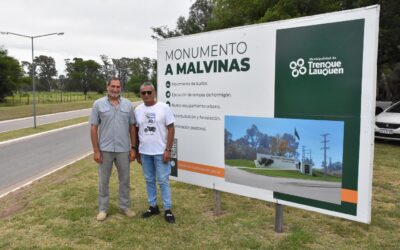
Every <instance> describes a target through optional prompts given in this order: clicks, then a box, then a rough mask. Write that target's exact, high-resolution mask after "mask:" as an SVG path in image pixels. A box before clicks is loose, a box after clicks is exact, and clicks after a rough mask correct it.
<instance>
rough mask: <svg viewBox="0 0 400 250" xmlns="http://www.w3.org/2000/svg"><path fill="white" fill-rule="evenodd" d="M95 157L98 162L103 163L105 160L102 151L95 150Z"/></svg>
mask: <svg viewBox="0 0 400 250" xmlns="http://www.w3.org/2000/svg"><path fill="white" fill-rule="evenodd" d="M93 159H94V161H95V162H97V163H102V162H103V156H102V155H101V152H100V151H97V152H94V154H93Z"/></svg>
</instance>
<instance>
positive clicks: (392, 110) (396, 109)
mask: <svg viewBox="0 0 400 250" xmlns="http://www.w3.org/2000/svg"><path fill="white" fill-rule="evenodd" d="M386 112H389V113H400V102H399V103H397V104H396V105H393V106H392V107H390V108H389V109H388V110H386Z"/></svg>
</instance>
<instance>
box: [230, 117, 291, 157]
mask: <svg viewBox="0 0 400 250" xmlns="http://www.w3.org/2000/svg"><path fill="white" fill-rule="evenodd" d="M298 146H299V143H298V142H297V141H296V139H295V137H294V136H293V135H292V134H288V133H285V134H283V135H275V136H272V135H268V134H264V133H262V132H260V131H259V129H258V127H257V126H256V125H254V124H253V125H252V126H251V127H250V128H248V129H247V130H246V134H245V135H243V136H242V137H240V138H238V139H237V140H232V134H231V133H230V132H229V131H228V130H226V129H225V158H226V159H246V160H254V159H255V158H256V154H257V153H263V154H269V155H279V156H285V157H290V158H296V157H298V153H297V148H298Z"/></svg>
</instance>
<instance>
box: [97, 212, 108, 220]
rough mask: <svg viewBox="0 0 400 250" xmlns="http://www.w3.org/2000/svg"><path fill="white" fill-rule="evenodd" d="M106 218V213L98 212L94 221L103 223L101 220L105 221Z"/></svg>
mask: <svg viewBox="0 0 400 250" xmlns="http://www.w3.org/2000/svg"><path fill="white" fill-rule="evenodd" d="M106 217H107V213H106V212H104V211H100V212H99V213H98V214H97V217H96V220H97V221H103V220H105V219H106Z"/></svg>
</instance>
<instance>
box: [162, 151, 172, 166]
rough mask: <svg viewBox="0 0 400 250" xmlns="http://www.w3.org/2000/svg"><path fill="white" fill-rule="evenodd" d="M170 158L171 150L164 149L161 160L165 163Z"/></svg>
mask: <svg viewBox="0 0 400 250" xmlns="http://www.w3.org/2000/svg"><path fill="white" fill-rule="evenodd" d="M170 158H171V151H167V150H165V151H164V157H163V162H164V163H167V162H168V161H169V159H170Z"/></svg>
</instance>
